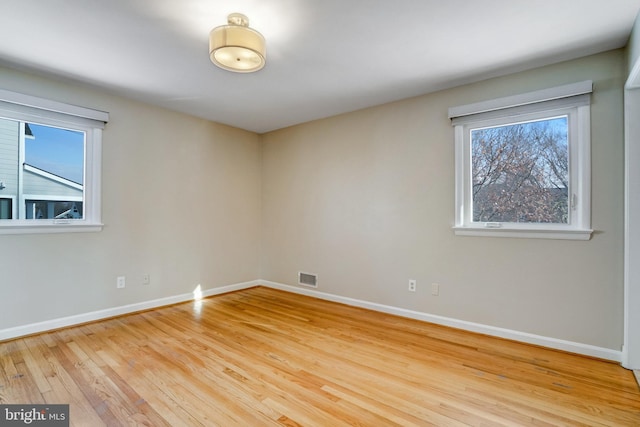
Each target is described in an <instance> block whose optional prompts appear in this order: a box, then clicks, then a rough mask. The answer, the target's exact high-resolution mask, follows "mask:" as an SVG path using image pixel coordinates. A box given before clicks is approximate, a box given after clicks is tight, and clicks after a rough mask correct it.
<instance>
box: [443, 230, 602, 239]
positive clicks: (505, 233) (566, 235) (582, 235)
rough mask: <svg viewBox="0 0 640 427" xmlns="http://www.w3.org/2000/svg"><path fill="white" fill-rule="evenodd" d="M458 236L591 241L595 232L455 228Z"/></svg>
mask: <svg viewBox="0 0 640 427" xmlns="http://www.w3.org/2000/svg"><path fill="white" fill-rule="evenodd" d="M453 231H454V233H455V235H456V236H484V237H519V238H526V239H556V240H589V239H591V233H593V230H567V229H564V230H559V229H556V230H554V229H548V228H547V229H530V228H527V229H525V228H506V227H505V228H485V227H453Z"/></svg>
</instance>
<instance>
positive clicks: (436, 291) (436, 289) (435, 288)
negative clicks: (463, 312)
mask: <svg viewBox="0 0 640 427" xmlns="http://www.w3.org/2000/svg"><path fill="white" fill-rule="evenodd" d="M431 295H435V296H438V295H440V284H439V283H432V284H431Z"/></svg>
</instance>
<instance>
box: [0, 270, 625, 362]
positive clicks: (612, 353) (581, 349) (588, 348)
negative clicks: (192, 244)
mask: <svg viewBox="0 0 640 427" xmlns="http://www.w3.org/2000/svg"><path fill="white" fill-rule="evenodd" d="M259 285H262V286H265V287H268V288H273V289H279V290H283V291H287V292H293V293H297V294H302V295H308V296H311V297H315V298H320V299H323V300H327V301H334V302H339V303H342V304H346V305H351V306H354V307H361V308H367V309H369V310H374V311H379V312H382V313H389V314H395V315H397V316H402V317H408V318H411V319H416V320H422V321H425V322H431V323H435V324H438V325H444V326H450V327H452V328H457V329H463V330H466V331H470V332H477V333H481V334H485V335H491V336H495V337H500V338H507V339H511V340H514V341H520V342H525V343H529V344H535V345H540V346H543V347H548V348H553V349H557V350H563V351H568V352H571V353H577V354H583V355H585V356H592V357H598V358H601V359H606V360H611V361H615V362H621V361H622V352H621V351H616V350H612V349H608V348H603V347H596V346H593V345H589V344H582V343H576V342H572V341H565V340H560V339H557V338H551V337H544V336H540V335H534V334H530V333H527V332H520V331H514V330H511V329H504V328H498V327H495V326H489V325H483V324H480V323H473V322H467V321H465V320H458V319H453V318H450V317H443V316H438V315H434V314H428V313H423V312H419V311H413V310H407V309H404V308H398V307H393V306H389V305H383V304H378V303H373V302H369V301H364V300H358V299H354V298H348V297H343V296H339V295H334V294H328V293H325V292H320V291H317V290H313V289H308V288H300V287H297V286H291V285H284V284H282V283H276V282H270V281H267V280H253V281H250V282H244V283H237V284H233V285H228V286H221V287H218V288H211V289H207V290H203V291H202V296H203V297H209V296H213V295H219V294H223V293H227V292H233V291H239V290H242V289H247V288H251V287H254V286H259ZM193 299H194V294H193V293H187V294H182V295H175V296H171V297H166V298H159V299H155V300H151V301H143V302H140V303H135V304H128V305H123V306H119V307H113V308H108V309H105V310H98V311H92V312H89V313H82V314H77V315H73V316H67V317H61V318H58V319H52V320H47V321H44V322H38V323H31V324H29V325H24V326H16V327H13V328H7V329H2V330H0V341H4V340H10V339H13V338H18V337H22V336H27V335H33V334H37V333H41V332H46V331H50V330H54V329H60V328H65V327H68V326H73V325H79V324H82V323H87V322H94V321H96V320H101V319H107V318H110V317H115V316H122V315H124V314H129V313H134V312H137V311H143V310H149V309H152V308H157V307H162V306H167V305H171V304H177V303H181V302H186V301H191V300H193Z"/></svg>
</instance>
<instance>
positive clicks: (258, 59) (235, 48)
mask: <svg viewBox="0 0 640 427" xmlns="http://www.w3.org/2000/svg"><path fill="white" fill-rule="evenodd" d="M227 22H228V25H222V26H220V27H216V28H214V29H213V30H211V32H210V33H209V57H210V58H211V61H212V62H213V63H214V64H216V65H217V66H218V67H220V68H222V69H225V70H228V71H234V72H236V73H252V72H254V71H258V70H260V69H262V67H264V64H265V63H266V50H265V42H264V37H262V34H260V33H259V32H257V31H256V30H254V29H252V28H249V18H247V17H246V16H244V15H243V14H241V13H232V14H231V15H229V16H228V18H227Z"/></svg>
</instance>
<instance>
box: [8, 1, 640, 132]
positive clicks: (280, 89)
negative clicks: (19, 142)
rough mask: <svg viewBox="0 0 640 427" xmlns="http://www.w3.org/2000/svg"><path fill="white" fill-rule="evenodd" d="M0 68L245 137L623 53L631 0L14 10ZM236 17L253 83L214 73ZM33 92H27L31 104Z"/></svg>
mask: <svg viewBox="0 0 640 427" xmlns="http://www.w3.org/2000/svg"><path fill="white" fill-rule="evenodd" d="M11 3H12V4H11V6H10V7H8V6H7V5H5V7H3V12H2V14H0V64H4V65H9V66H12V67H19V68H20V69H27V70H31V71H36V72H45V73H47V74H53V75H56V76H58V78H65V79H70V80H72V81H76V82H81V83H83V84H90V85H94V86H97V87H100V88H106V89H108V90H110V91H112V92H114V93H117V94H121V95H124V96H126V97H130V98H134V99H138V100H141V101H144V102H148V103H151V104H156V105H160V106H163V107H166V108H169V109H172V110H176V111H181V112H184V113H188V114H192V115H195V116H199V117H204V118H207V119H210V120H213V121H216V122H220V123H225V124H229V125H231V126H236V127H239V128H243V129H247V130H251V131H255V132H258V133H262V132H267V131H271V130H274V129H278V128H282V127H286V126H290V125H293V124H297V123H302V122H305V121H309V120H314V119H318V118H322V117H327V116H331V115H335V114H339V113H343V112H347V111H353V110H357V109H361V108H364V107H368V106H373V105H378V104H382V103H386V102H390V101H394V100H399V99H403V98H408V97H412V96H416V95H421V94H425V93H429V92H433V91H437V90H440V89H444V88H449V87H453V86H457V85H460V84H463V83H468V82H474V81H479V80H482V79H486V78H488V77H493V76H498V75H503V74H507V73H510V72H514V71H519V70H525V69H530V68H534V67H538V66H542V65H547V64H551V63H555V62H560V61H564V60H569V59H574V58H577V57H580V56H586V55H589V54H594V53H598V52H602V51H606V50H610V49H615V48H619V47H622V46H624V45H625V44H626V42H627V40H628V37H629V34H630V31H631V29H632V26H633V23H634V19H635V17H636V15H637V14H638V10H639V9H640V2H638V1H637V0H561V1H525V0H516V1H514V0H478V1H468V0H467V1H465V0H447V1H441V0H400V1H394V2H391V1H382V0H349V1H338V0H323V1H313V0H276V1H271V2H264V1H260V0H237V1H234V2H221V1H203V0H181V1H176V0H137V1H130V0H110V1H97V2H87V1H86V0H64V1H46V2H45V1H41V0H19V1H17V0H16V1H11ZM233 12H240V13H243V14H245V15H247V16H248V17H249V21H250V25H251V27H253V28H255V29H256V30H258V31H260V32H261V33H262V34H263V35H264V36H265V38H266V41H267V65H266V67H265V68H264V69H263V70H261V71H260V72H258V73H255V74H235V73H230V72H228V71H224V70H221V69H219V68H217V67H215V66H214V65H213V64H212V63H211V62H210V61H209V56H208V33H209V31H210V30H211V29H212V28H213V27H216V26H218V25H223V24H225V23H226V17H227V15H228V14H230V13H233ZM32 95H37V94H32Z"/></svg>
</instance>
